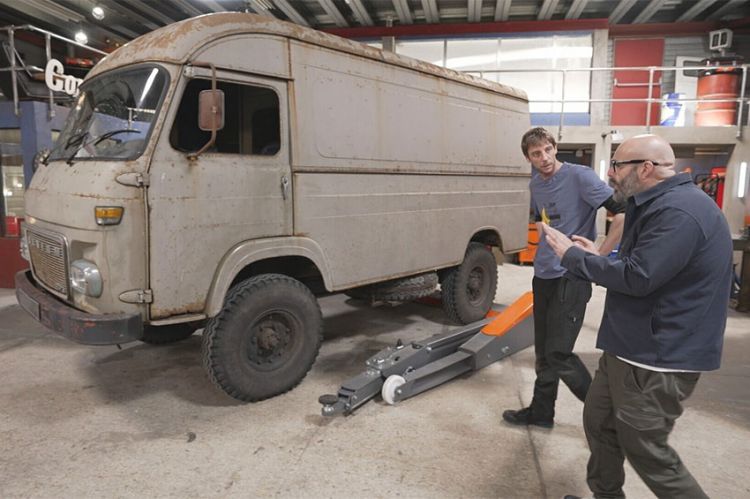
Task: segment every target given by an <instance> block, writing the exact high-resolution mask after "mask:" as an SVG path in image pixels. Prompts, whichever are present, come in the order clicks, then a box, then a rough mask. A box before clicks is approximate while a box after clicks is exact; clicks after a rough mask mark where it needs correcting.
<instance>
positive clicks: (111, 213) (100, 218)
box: [94, 206, 125, 225]
mask: <svg viewBox="0 0 750 499" xmlns="http://www.w3.org/2000/svg"><path fill="white" fill-rule="evenodd" d="M123 211H125V209H124V208H123V207H122V206H97V207H96V208H95V209H94V213H95V215H96V224H97V225H117V224H119V223H120V220H122V212H123Z"/></svg>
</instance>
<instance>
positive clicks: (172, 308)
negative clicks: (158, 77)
mask: <svg viewBox="0 0 750 499" xmlns="http://www.w3.org/2000/svg"><path fill="white" fill-rule="evenodd" d="M190 70H191V71H190V73H189V74H190V76H184V77H183V80H184V81H182V82H181V83H180V84H179V85H178V88H177V92H176V94H175V95H176V97H175V100H174V104H173V105H172V109H171V111H170V115H171V116H169V117H168V118H167V121H166V123H165V129H164V131H163V133H162V136H161V139H160V141H159V144H158V146H157V148H156V151H155V153H154V159H153V161H152V163H151V171H150V173H151V175H150V184H151V185H150V188H149V206H150V213H149V222H150V244H149V247H150V265H149V268H150V283H151V289H152V292H153V302H152V304H151V319H152V320H154V319H161V318H166V317H170V316H175V315H184V314H194V313H202V312H203V309H204V303H205V299H206V294H207V292H208V289H209V287H210V285H211V281H212V279H213V277H214V272H215V270H216V268H217V266H218V264H219V262H220V261H221V259H222V258H223V257H224V255H226V253H227V252H228V251H229V250H230V249H231V248H232V247H234V246H235V245H237V244H238V243H240V242H243V241H247V240H250V239H258V238H266V237H275V236H283V235H290V234H291V232H292V199H291V192H292V186H291V181H292V177H291V173H290V167H289V143H288V136H289V133H288V119H287V117H288V112H287V83H286V82H285V81H282V80H277V79H273V78H264V77H256V76H251V75H241V74H238V73H236V72H232V73H228V72H227V73H224V72H221V71H219V72H217V80H218V81H217V88H218V89H220V90H222V91H223V92H224V96H225V119H224V127H223V129H222V130H220V131H219V132H218V133H217V139H216V143H215V144H214V146H213V147H211V148H210V149H209V150H208V151H206V152H205V153H203V154H202V155H201V156H200V157H198V159H197V160H194V161H190V160H188V158H187V155H188V153H190V152H194V151H197V150H198V149H200V148H201V147H202V146H203V145H204V144H205V143H206V142H207V141H208V140H209V138H210V132H204V131H202V130H200V129H199V128H198V95H199V93H200V92H201V91H202V90H206V89H210V88H211V80H210V72H209V71H204V70H203V69H199V68H190Z"/></svg>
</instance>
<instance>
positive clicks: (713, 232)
mask: <svg viewBox="0 0 750 499" xmlns="http://www.w3.org/2000/svg"><path fill="white" fill-rule="evenodd" d="M674 163H675V157H674V152H673V150H672V148H671V147H670V145H669V144H668V143H667V142H666V141H665V140H664V139H662V138H660V137H657V136H654V135H641V136H637V137H633V138H632V139H629V140H626V141H625V142H623V143H622V145H620V147H619V148H618V149H617V151H616V152H615V155H614V159H613V160H612V162H611V166H610V169H609V177H610V184H611V185H612V186H613V187H614V189H615V197H616V198H619V199H621V200H627V210H626V212H625V227H624V231H623V236H622V242H621V244H620V251H619V254H618V258H617V259H616V260H610V259H607V258H604V257H601V256H599V255H597V254H595V248H594V246H593V244H592V243H591V241H589V240H587V239H586V238H583V237H579V236H573V238H572V240H571V239H569V238H568V237H567V236H565V235H564V234H562V233H561V232H559V231H557V230H555V229H553V228H551V227H549V226H547V225H545V226H543V230H544V232H545V234H546V237H547V241H548V244H549V245H550V246H551V247H552V248H553V250H554V251H555V253H556V254H557V255H558V256H560V258H561V262H562V266H563V267H565V268H567V269H568V270H569V271H570V272H571V273H573V274H574V275H576V276H579V277H581V278H583V279H587V280H589V281H591V282H594V283H596V284H599V285H601V286H604V287H606V288H607V299H606V303H605V306H604V315H603V317H602V323H601V326H600V328H599V336H598V339H597V347H598V348H600V349H601V350H603V351H604V353H603V355H602V357H601V359H600V361H599V369H598V370H597V371H596V374H595V376H594V380H593V382H592V384H591V387H590V389H589V392H588V396H587V397H586V401H585V405H584V410H583V420H584V421H583V422H584V429H585V431H586V438H587V440H588V444H589V449H590V450H591V457H590V459H589V463H588V471H587V481H588V485H589V488H591V490H592V492H593V493H594V496H595V497H597V498H602V497H607V498H609V497H617V498H619V497H625V496H624V494H623V491H622V486H623V484H624V481H625V472H624V470H623V462H624V458H626V457H627V459H628V461H629V462H630V464H631V465H632V466H633V468H634V469H635V470H636V472H637V473H638V475H639V476H640V477H641V478H642V479H643V481H644V482H645V483H646V485H648V487H649V488H650V489H651V491H652V492H653V493H654V494H656V496H657V497H690V498H700V497H706V494H705V493H704V492H703V490H702V489H701V487H700V485H698V483H697V482H696V480H695V479H694V478H693V476H692V475H691V474H690V472H689V471H688V470H687V468H686V467H685V465H684V464H683V463H682V461H681V460H680V457H679V456H678V455H677V452H675V450H674V449H672V448H671V447H670V446H669V444H668V443H667V439H668V437H669V434H670V432H671V431H672V428H673V427H674V423H675V421H676V420H677V418H678V417H679V416H680V414H682V410H683V409H682V403H683V402H684V401H685V400H686V399H687V398H688V397H689V396H690V395H691V394H692V392H693V390H694V388H695V385H696V383H697V382H698V378H699V377H700V373H701V372H704V371H712V370H715V369H718V368H719V363H720V360H721V349H722V344H723V338H724V327H725V325H726V318H727V307H728V305H729V289H730V286H729V284H728V283H730V282H731V281H730V279H731V276H732V239H731V236H730V233H729V228H728V226H727V223H726V220H725V219H724V216H723V214H722V213H721V210H719V208H718V206H717V205H716V203H714V202H713V200H711V199H710V198H709V197H708V196H707V195H706V194H705V193H703V192H702V191H701V190H699V189H698V188H697V187H695V185H693V183H692V180H691V178H690V175H689V174H675V171H674Z"/></svg>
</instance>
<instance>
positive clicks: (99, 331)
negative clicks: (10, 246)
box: [16, 270, 143, 345]
mask: <svg viewBox="0 0 750 499" xmlns="http://www.w3.org/2000/svg"><path fill="white" fill-rule="evenodd" d="M16 298H17V299H18V304H19V305H20V306H21V308H23V309H24V310H25V311H26V312H28V313H29V314H30V315H31V316H32V317H33V318H34V319H36V320H37V322H39V323H41V324H42V325H44V326H46V327H48V328H49V329H51V330H53V331H55V332H56V333H58V334H60V335H62V336H64V337H66V338H68V339H69V340H73V341H75V342H78V343H83V344H86V345H118V344H121V343H128V342H131V341H136V340H139V339H140V338H141V337H142V336H143V320H142V319H141V316H140V314H122V313H119V314H102V315H97V314H88V313H86V312H81V311H80V310H78V309H75V308H73V307H71V306H70V305H68V304H66V303H63V302H61V301H60V300H58V299H57V298H55V297H54V296H52V295H51V294H49V293H47V292H46V291H43V290H41V289H40V288H38V287H37V286H36V285H35V284H34V278H33V277H32V276H31V271H29V270H24V271H21V272H18V273H17V274H16Z"/></svg>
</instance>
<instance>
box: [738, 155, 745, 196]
mask: <svg viewBox="0 0 750 499" xmlns="http://www.w3.org/2000/svg"><path fill="white" fill-rule="evenodd" d="M746 187H747V161H743V162H742V163H740V180H739V182H737V197H738V198H744V197H745V191H746Z"/></svg>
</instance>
